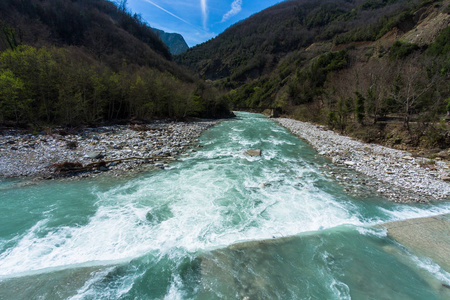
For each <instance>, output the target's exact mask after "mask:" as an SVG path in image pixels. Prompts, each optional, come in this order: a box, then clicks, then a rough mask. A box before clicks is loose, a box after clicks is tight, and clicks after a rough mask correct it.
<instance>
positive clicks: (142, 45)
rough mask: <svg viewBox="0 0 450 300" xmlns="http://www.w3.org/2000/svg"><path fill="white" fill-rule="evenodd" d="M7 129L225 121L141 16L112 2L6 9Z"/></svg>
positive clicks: (213, 99)
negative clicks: (205, 119)
mask: <svg viewBox="0 0 450 300" xmlns="http://www.w3.org/2000/svg"><path fill="white" fill-rule="evenodd" d="M0 21H1V22H0V27H1V31H0V123H1V122H3V123H8V124H12V125H15V126H16V125H18V124H21V125H23V126H27V127H29V128H40V127H42V126H52V125H54V124H62V125H77V124H83V123H84V124H85V123H92V124H95V123H98V122H103V121H113V120H117V119H130V118H137V119H143V120H149V119H153V118H166V117H170V118H186V117H189V116H209V117H214V116H220V115H224V114H225V115H226V114H227V113H228V108H227V107H226V105H223V103H221V102H220V101H219V100H218V98H217V96H216V95H217V94H218V93H217V92H216V91H215V90H214V89H213V88H212V87H210V86H208V85H205V84H204V83H203V82H201V81H199V80H197V79H196V78H195V76H194V75H193V74H192V73H189V72H188V71H186V70H184V69H183V68H180V67H179V66H178V65H177V64H176V63H174V62H173V61H171V59H172V57H171V54H170V52H169V50H168V48H167V46H166V45H165V44H164V43H163V42H162V41H161V40H160V38H159V37H158V36H157V34H156V33H154V32H153V30H152V29H151V28H150V27H148V26H147V25H146V23H145V22H143V21H142V20H141V19H140V17H139V16H138V15H132V14H130V13H129V12H128V11H127V10H126V8H125V7H117V6H116V5H114V4H113V3H112V2H109V1H106V0H21V1H16V0H2V1H1V2H0Z"/></svg>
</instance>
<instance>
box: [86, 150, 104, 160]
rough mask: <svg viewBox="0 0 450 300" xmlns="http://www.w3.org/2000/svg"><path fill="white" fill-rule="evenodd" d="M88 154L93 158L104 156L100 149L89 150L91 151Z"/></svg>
mask: <svg viewBox="0 0 450 300" xmlns="http://www.w3.org/2000/svg"><path fill="white" fill-rule="evenodd" d="M86 156H87V157H88V158H91V159H98V158H102V157H103V155H102V153H101V152H99V151H92V152H89V153H87V154H86Z"/></svg>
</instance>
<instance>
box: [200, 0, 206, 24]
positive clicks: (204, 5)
mask: <svg viewBox="0 0 450 300" xmlns="http://www.w3.org/2000/svg"><path fill="white" fill-rule="evenodd" d="M200 4H201V6H202V16H203V28H205V29H206V23H207V20H208V12H207V11H208V7H207V4H206V0H200Z"/></svg>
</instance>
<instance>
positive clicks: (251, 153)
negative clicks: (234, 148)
mask: <svg viewBox="0 0 450 300" xmlns="http://www.w3.org/2000/svg"><path fill="white" fill-rule="evenodd" d="M245 155H248V156H261V149H248V150H247V151H245Z"/></svg>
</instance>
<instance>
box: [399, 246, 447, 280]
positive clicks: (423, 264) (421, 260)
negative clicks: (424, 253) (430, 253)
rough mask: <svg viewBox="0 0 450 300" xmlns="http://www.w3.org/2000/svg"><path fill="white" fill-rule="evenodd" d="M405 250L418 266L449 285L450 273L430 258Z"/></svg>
mask: <svg viewBox="0 0 450 300" xmlns="http://www.w3.org/2000/svg"><path fill="white" fill-rule="evenodd" d="M405 251H406V252H407V253H408V255H409V257H410V258H411V259H412V261H413V262H414V263H415V264H416V265H417V266H418V267H419V268H421V269H423V270H425V271H427V272H428V273H430V274H432V275H433V276H434V277H435V278H436V279H438V280H439V281H441V282H442V283H445V284H446V285H450V273H448V272H446V271H445V270H444V269H442V268H441V266H439V265H438V264H436V263H435V262H434V261H433V260H432V259H430V258H428V257H418V256H416V255H414V254H412V253H410V252H409V251H407V250H405Z"/></svg>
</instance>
